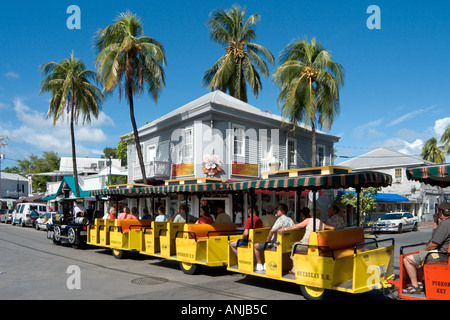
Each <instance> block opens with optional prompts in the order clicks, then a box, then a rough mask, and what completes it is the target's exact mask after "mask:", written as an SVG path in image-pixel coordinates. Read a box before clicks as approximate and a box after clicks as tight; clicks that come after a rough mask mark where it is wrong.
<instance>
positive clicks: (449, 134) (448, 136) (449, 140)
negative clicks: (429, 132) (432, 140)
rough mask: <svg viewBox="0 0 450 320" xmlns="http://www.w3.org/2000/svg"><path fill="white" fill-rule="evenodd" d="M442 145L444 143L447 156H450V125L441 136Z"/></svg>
mask: <svg viewBox="0 0 450 320" xmlns="http://www.w3.org/2000/svg"><path fill="white" fill-rule="evenodd" d="M439 142H440V143H443V144H444V146H443V149H444V151H445V152H446V153H447V154H450V124H449V125H448V126H447V128H446V129H445V131H444V133H443V134H442V136H441V140H440V141H439Z"/></svg>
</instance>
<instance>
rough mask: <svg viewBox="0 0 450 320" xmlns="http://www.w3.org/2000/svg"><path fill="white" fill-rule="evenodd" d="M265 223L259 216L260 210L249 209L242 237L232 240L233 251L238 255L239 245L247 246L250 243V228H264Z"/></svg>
mask: <svg viewBox="0 0 450 320" xmlns="http://www.w3.org/2000/svg"><path fill="white" fill-rule="evenodd" d="M252 212H253V225H252ZM262 227H263V223H262V221H261V219H260V218H259V217H258V211H257V210H255V209H253V210H252V209H248V218H247V220H245V224H244V232H243V234H242V237H241V238H240V239H239V240H237V241H232V242H230V248H231V251H233V252H234V254H235V255H237V247H238V246H246V245H247V244H248V234H249V233H250V229H258V228H262Z"/></svg>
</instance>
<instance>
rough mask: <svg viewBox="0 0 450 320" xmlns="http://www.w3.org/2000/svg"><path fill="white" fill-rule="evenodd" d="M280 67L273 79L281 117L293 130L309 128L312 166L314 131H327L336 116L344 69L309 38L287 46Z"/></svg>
mask: <svg viewBox="0 0 450 320" xmlns="http://www.w3.org/2000/svg"><path fill="white" fill-rule="evenodd" d="M280 62H281V65H280V66H279V67H278V68H277V69H276V70H275V71H274V73H273V79H274V82H275V84H276V85H277V86H278V87H279V88H280V90H281V91H280V94H279V96H278V103H279V104H280V105H281V106H282V114H283V116H284V117H285V118H287V119H289V123H290V124H291V125H292V127H291V129H294V130H295V127H296V124H297V121H302V122H304V123H305V124H306V125H310V126H311V133H312V166H313V167H315V166H316V148H317V147H316V127H317V126H318V125H319V126H320V127H325V128H327V129H330V128H331V125H332V123H333V120H334V118H335V117H336V116H337V115H338V114H339V111H340V102H339V89H340V87H342V86H343V84H344V69H343V67H342V66H341V65H340V64H339V63H336V62H334V61H333V59H332V57H331V54H330V52H329V51H327V50H325V49H324V48H323V47H322V45H321V44H320V43H319V42H316V40H315V39H314V38H313V39H312V40H311V42H309V41H308V40H307V39H304V40H302V39H298V40H295V41H293V42H291V43H290V44H289V45H288V46H286V48H284V49H283V50H282V51H281V53H280Z"/></svg>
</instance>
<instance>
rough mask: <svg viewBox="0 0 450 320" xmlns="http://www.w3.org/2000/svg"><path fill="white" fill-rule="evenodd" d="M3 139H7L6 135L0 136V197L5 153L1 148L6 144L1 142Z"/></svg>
mask: <svg viewBox="0 0 450 320" xmlns="http://www.w3.org/2000/svg"><path fill="white" fill-rule="evenodd" d="M4 140H8V137H4V136H0V199H1V197H2V160H3V159H5V154H4V153H1V148H2V147H6V146H7V143H5V142H3V141H4ZM0 207H1V202H0Z"/></svg>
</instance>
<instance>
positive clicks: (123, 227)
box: [116, 219, 152, 233]
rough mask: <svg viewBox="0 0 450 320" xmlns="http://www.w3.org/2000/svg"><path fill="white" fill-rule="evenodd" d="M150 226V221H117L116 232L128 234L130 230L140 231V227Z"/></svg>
mask: <svg viewBox="0 0 450 320" xmlns="http://www.w3.org/2000/svg"><path fill="white" fill-rule="evenodd" d="M151 224H152V221H151V220H138V219H118V220H117V224H116V227H117V229H116V230H117V231H119V232H122V233H128V232H129V231H130V229H140V228H141V227H146V226H151Z"/></svg>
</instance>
